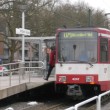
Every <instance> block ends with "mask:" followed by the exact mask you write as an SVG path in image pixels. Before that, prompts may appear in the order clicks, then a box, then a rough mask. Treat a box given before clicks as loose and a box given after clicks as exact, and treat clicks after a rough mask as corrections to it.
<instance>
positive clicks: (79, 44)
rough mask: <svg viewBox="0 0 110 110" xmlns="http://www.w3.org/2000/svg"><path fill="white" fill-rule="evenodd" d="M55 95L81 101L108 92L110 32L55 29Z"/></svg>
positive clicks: (109, 83) (109, 79)
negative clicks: (80, 99)
mask: <svg viewBox="0 0 110 110" xmlns="http://www.w3.org/2000/svg"><path fill="white" fill-rule="evenodd" d="M55 77H56V80H55V89H56V92H59V93H64V94H67V95H68V96H70V97H73V98H84V97H88V96H93V95H97V94H99V93H100V92H104V91H107V90H110V30H108V29H105V28H73V29H67V28H66V29H58V30H57V32H56V68H55Z"/></svg>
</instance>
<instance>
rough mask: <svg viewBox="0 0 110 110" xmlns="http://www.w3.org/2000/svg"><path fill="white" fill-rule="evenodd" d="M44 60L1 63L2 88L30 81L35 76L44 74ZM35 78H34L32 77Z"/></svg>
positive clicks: (0, 82) (0, 78) (0, 85)
mask: <svg viewBox="0 0 110 110" xmlns="http://www.w3.org/2000/svg"><path fill="white" fill-rule="evenodd" d="M43 66H44V63H43V62H42V61H25V62H16V63H8V64H2V65H0V75H1V77H0V88H3V87H5V88H6V86H12V85H13V84H16V83H17V84H20V83H22V82H30V80H31V79H32V78H35V76H37V77H38V76H43V73H44V69H43ZM32 80H33V79H32Z"/></svg>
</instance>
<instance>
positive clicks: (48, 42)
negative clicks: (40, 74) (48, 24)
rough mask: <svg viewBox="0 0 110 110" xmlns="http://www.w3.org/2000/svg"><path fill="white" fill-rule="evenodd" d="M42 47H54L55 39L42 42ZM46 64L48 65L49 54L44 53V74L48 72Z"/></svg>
mask: <svg viewBox="0 0 110 110" xmlns="http://www.w3.org/2000/svg"><path fill="white" fill-rule="evenodd" d="M43 46H44V48H45V47H46V48H47V47H51V46H55V39H46V40H44V44H43ZM48 63H49V54H48V53H46V52H44V69H45V70H46V72H47V70H48ZM52 74H54V69H53V71H52ZM52 74H51V75H52Z"/></svg>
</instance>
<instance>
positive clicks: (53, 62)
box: [49, 50, 55, 66]
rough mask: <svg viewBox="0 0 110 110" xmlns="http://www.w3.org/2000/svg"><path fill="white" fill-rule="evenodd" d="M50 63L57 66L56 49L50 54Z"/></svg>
mask: <svg viewBox="0 0 110 110" xmlns="http://www.w3.org/2000/svg"><path fill="white" fill-rule="evenodd" d="M49 64H50V65H51V66H55V50H53V51H51V52H50V54H49Z"/></svg>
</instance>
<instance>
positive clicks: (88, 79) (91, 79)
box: [86, 76, 94, 83]
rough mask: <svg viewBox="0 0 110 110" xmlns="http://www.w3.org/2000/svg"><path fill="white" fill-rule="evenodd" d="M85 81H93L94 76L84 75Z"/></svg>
mask: <svg viewBox="0 0 110 110" xmlns="http://www.w3.org/2000/svg"><path fill="white" fill-rule="evenodd" d="M86 82H89V83H93V82H94V77H93V76H86Z"/></svg>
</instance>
